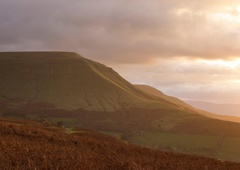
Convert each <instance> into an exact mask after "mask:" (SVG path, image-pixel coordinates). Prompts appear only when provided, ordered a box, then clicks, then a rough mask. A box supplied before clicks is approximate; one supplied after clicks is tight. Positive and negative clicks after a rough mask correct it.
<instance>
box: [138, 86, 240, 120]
mask: <svg viewBox="0 0 240 170" xmlns="http://www.w3.org/2000/svg"><path fill="white" fill-rule="evenodd" d="M135 87H137V88H139V89H141V90H142V91H144V92H146V93H149V94H151V95H154V96H158V97H161V98H163V99H165V100H167V101H169V102H171V103H174V104H176V105H178V106H179V107H181V106H182V107H185V108H188V109H190V110H194V111H196V112H197V113H198V114H201V115H204V116H207V117H209V118H214V119H218V120H224V121H230V122H237V123H240V117H237V113H238V108H239V107H240V106H239V105H237V104H232V105H228V104H213V103H208V102H200V101H182V100H180V99H178V98H176V97H172V96H168V95H166V94H164V93H163V92H161V91H159V90H158V89H156V88H154V87H151V86H148V85H135ZM223 113H225V114H223ZM231 113H233V114H234V113H235V116H231ZM222 114H223V115H222Z"/></svg>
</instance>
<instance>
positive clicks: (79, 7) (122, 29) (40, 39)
mask: <svg viewBox="0 0 240 170" xmlns="http://www.w3.org/2000/svg"><path fill="white" fill-rule="evenodd" d="M0 23H1V25H0V51H74V52H77V53H79V54H80V55H82V56H84V57H86V58H89V59H93V60H95V61H99V62H101V63H104V64H105V65H107V66H110V67H112V68H113V69H115V70H116V71H117V72H119V73H120V74H121V75H122V76H123V77H124V78H126V79H127V80H128V81H130V82H132V83H135V84H148V85H151V86H154V87H156V88H158V89H159V90H161V91H163V92H164V93H166V94H168V95H173V96H176V97H179V98H181V99H188V100H203V101H210V102H215V103H240V98H239V96H240V74H239V73H240V45H239V44H240V1H236V0H211V1H209V0H208V1H207V0H201V1H199V0H114V1H113V0H72V1H67V0H58V1H49V0H41V1H32V0H21V1H19V0H0Z"/></svg>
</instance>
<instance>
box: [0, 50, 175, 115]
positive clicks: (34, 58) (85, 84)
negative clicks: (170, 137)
mask: <svg viewBox="0 0 240 170" xmlns="http://www.w3.org/2000/svg"><path fill="white" fill-rule="evenodd" d="M0 79H1V83H0V99H1V100H3V101H6V102H12V104H13V105H17V104H19V103H20V102H22V103H24V102H25V103H26V102H31V103H32V102H47V103H51V104H53V105H55V106H56V107H58V108H64V109H68V110H73V109H77V108H83V109H85V110H95V111H114V110H121V109H123V108H129V107H150V108H154V107H156V108H161V107H167V108H174V109H178V108H176V107H175V106H174V105H173V104H171V103H170V102H168V101H166V100H164V99H161V98H157V97H154V96H152V95H149V94H146V93H145V92H142V91H141V90H139V89H137V88H135V87H134V86H133V85H132V84H130V83H129V82H127V81H126V80H124V79H123V78H122V77H121V76H119V75H118V74H117V73H116V72H115V71H113V70H112V69H111V68H108V67H106V66H104V65H102V64H100V63H97V62H94V61H90V60H87V59H85V58H82V57H81V56H79V55H78V54H76V53H64V52H61V53H60V52H45V53H44V52H41V53H40V52H39V53H37V52H35V53H34V52H26V53H24V52H21V53H0ZM13 101H15V103H14V102H13ZM16 101H18V103H17V102H16ZM20 104H21V103H20Z"/></svg>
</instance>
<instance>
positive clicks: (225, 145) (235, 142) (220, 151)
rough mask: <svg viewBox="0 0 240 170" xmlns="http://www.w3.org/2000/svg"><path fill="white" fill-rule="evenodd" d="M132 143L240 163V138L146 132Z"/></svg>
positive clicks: (134, 137) (137, 136)
mask: <svg viewBox="0 0 240 170" xmlns="http://www.w3.org/2000/svg"><path fill="white" fill-rule="evenodd" d="M130 141H131V142H132V143H135V144H138V145H140V146H143V147H148V148H153V149H159V150H165V151H172V152H178V153H185V154H191V155H192V154H194V155H202V156H206V157H212V158H216V159H221V160H230V161H235V162H240V145H239V143H240V139H239V138H233V137H221V136H208V135H187V134H175V133H161V132H144V135H142V136H141V135H135V136H133V137H132V138H131V140H130Z"/></svg>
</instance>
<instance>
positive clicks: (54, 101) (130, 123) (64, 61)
mask: <svg viewBox="0 0 240 170" xmlns="http://www.w3.org/2000/svg"><path fill="white" fill-rule="evenodd" d="M0 79H1V83H0V115H1V116H2V117H9V118H18V119H31V120H42V121H47V122H50V123H59V124H62V125H64V126H65V127H69V128H71V127H78V128H87V129H94V130H98V131H101V132H103V133H107V134H111V135H113V136H117V137H119V138H121V139H123V140H125V141H127V142H128V143H133V144H137V145H141V146H145V147H149V148H154V149H158V150H162V151H170V152H178V153H186V154H191V155H201V156H206V157H212V158H216V159H222V160H229V161H235V162H240V146H239V142H240V131H239V129H240V124H239V123H237V122H232V121H229V120H230V119H229V118H231V119H234V120H235V118H232V117H221V118H220V117H218V116H215V115H213V114H210V113H207V112H203V111H200V110H198V109H195V108H193V107H191V106H189V105H187V104H186V103H184V102H182V101H180V100H179V99H176V98H174V100H172V99H173V98H172V97H170V98H169V96H168V97H167V96H165V97H164V96H161V95H160V96H159V95H153V94H151V93H150V92H147V91H146V90H143V89H141V88H139V87H137V86H134V85H132V84H131V83H129V82H128V81H126V80H125V79H124V78H122V77H121V76H120V75H119V74H118V73H116V72H115V71H114V70H113V69H111V68H109V67H106V66H105V65H103V64H100V63H97V62H95V61H91V60H88V59H85V58H83V57H81V56H80V55H78V54H76V53H70V52H9V53H0ZM225 118H226V119H225ZM220 119H224V120H228V121H223V120H220ZM236 120H237V119H236Z"/></svg>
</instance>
